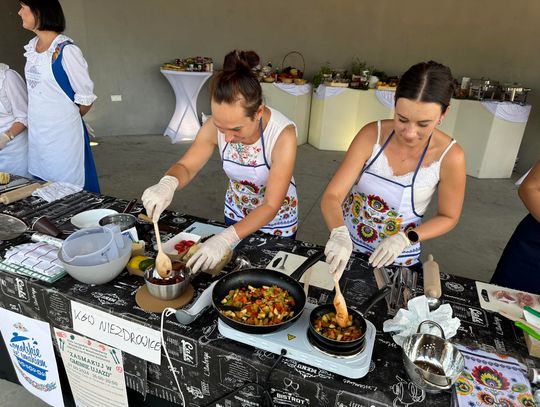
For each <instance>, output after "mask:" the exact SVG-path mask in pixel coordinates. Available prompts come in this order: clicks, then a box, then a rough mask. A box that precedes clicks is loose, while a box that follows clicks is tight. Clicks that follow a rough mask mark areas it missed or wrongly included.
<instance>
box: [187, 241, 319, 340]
mask: <svg viewBox="0 0 540 407" xmlns="http://www.w3.org/2000/svg"><path fill="white" fill-rule="evenodd" d="M323 257H324V253H322V252H317V253H315V254H314V255H312V256H310V257H309V258H307V259H306V260H305V261H304V262H303V263H302V264H301V265H300V266H299V267H298V268H297V269H296V270H295V271H294V272H293V273H292V274H291V275H290V276H288V275H286V274H284V273H280V272H279V271H276V270H272V269H258V268H249V269H244V270H240V271H235V272H232V273H229V274H227V275H225V276H224V277H222V278H220V279H219V280H217V281H216V282H214V283H213V284H212V285H210V287H208V288H207V289H206V290H205V291H204V292H203V293H202V294H201V296H200V297H199V298H198V299H197V301H196V303H195V304H193V306H192V307H191V308H190V309H188V310H177V312H176V318H177V319H178V321H179V322H180V323H182V324H189V323H191V322H193V320H195V319H196V318H197V317H198V316H199V315H200V314H202V312H204V311H205V310H206V309H207V308H208V307H209V306H210V305H212V306H213V307H214V309H215V310H216V311H218V316H219V318H220V319H221V320H222V321H223V322H224V323H225V324H227V325H229V326H231V327H232V328H235V329H237V330H239V331H241V332H246V333H252V334H267V333H270V332H275V331H278V330H280V329H283V328H285V327H286V326H288V325H290V324H292V323H293V322H294V321H296V320H297V319H298V318H300V315H301V314H302V312H303V310H304V307H305V305H306V294H305V292H304V287H303V286H302V285H301V284H300V283H299V280H300V279H301V278H302V276H303V275H304V273H305V272H306V271H307V270H308V269H309V268H310V267H311V266H313V265H314V264H316V263H317V262H318V261H319V260H321V259H322V258H323ZM248 285H251V286H253V287H262V286H263V285H265V286H272V285H275V286H277V287H279V288H281V289H284V290H287V291H288V293H289V295H290V296H292V297H293V298H294V306H293V308H292V311H293V316H292V317H291V318H289V319H287V320H284V321H283V322H281V323H279V324H274V325H252V324H246V323H242V322H238V321H235V320H233V319H231V318H228V317H226V316H225V315H223V314H222V313H221V312H220V310H221V309H222V306H221V300H222V299H223V298H225V296H226V295H227V294H229V291H231V290H233V291H234V290H236V289H238V288H242V287H247V286H248Z"/></svg>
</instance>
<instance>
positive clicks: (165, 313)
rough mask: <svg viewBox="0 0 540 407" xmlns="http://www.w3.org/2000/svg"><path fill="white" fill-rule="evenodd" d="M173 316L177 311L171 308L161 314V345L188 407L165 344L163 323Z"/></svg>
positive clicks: (184, 404)
mask: <svg viewBox="0 0 540 407" xmlns="http://www.w3.org/2000/svg"><path fill="white" fill-rule="evenodd" d="M173 314H176V310H175V309H174V308H171V307H167V308H165V309H164V310H163V312H162V313H161V345H162V346H163V350H164V351H165V356H167V361H168V362H169V367H170V368H171V372H172V374H173V377H174V381H175V382H176V386H177V387H178V393H180V397H181V398H182V406H183V407H186V399H185V398H184V393H183V392H182V389H181V388H180V383H178V378H177V377H176V373H175V372H174V366H173V365H172V362H171V358H170V357H169V352H168V351H167V345H166V344H165V338H164V336H163V322H164V320H165V317H170V316H171V315H173Z"/></svg>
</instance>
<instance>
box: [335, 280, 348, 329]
mask: <svg viewBox="0 0 540 407" xmlns="http://www.w3.org/2000/svg"><path fill="white" fill-rule="evenodd" d="M334 283H335V286H336V295H335V297H334V307H336V321H337V323H338V325H339V326H340V327H342V328H346V327H347V325H348V324H349V312H348V311H347V304H346V303H345V297H343V294H341V289H340V288H339V280H338V279H336V278H334Z"/></svg>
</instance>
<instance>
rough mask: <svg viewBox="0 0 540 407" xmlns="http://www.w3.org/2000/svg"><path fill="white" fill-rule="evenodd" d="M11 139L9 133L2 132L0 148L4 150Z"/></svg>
mask: <svg viewBox="0 0 540 407" xmlns="http://www.w3.org/2000/svg"><path fill="white" fill-rule="evenodd" d="M10 141H11V138H10V137H9V136H8V135H7V133H2V134H0V150H3V149H4V147H5V146H6V144H7V143H9V142H10Z"/></svg>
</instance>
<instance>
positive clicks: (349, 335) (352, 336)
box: [314, 312, 362, 342]
mask: <svg viewBox="0 0 540 407" xmlns="http://www.w3.org/2000/svg"><path fill="white" fill-rule="evenodd" d="M314 325H315V330H316V331H317V332H318V333H319V334H321V335H323V336H325V337H327V338H328V339H333V340H335V341H341V342H347V341H354V340H356V339H358V338H360V337H361V336H362V331H361V330H360V328H358V327H357V326H356V325H354V323H353V316H352V315H350V314H349V322H348V323H347V327H345V328H341V327H340V326H339V325H338V323H337V321H336V313H335V312H329V313H327V314H324V315H323V316H322V317H319V318H317V319H316V320H315V324H314Z"/></svg>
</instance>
